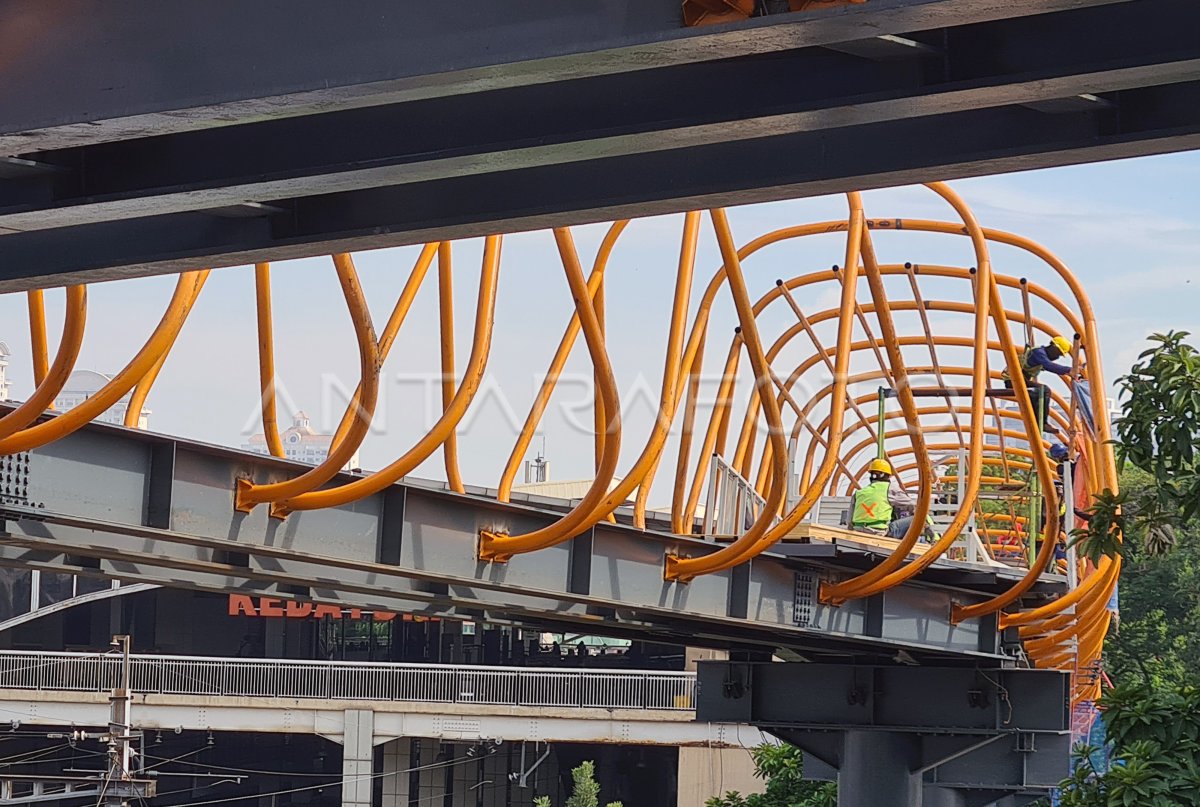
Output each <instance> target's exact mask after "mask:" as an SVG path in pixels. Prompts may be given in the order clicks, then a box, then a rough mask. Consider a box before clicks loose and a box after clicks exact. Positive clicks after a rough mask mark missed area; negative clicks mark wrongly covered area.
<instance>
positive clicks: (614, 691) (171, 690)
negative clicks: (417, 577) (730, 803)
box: [0, 650, 696, 711]
mask: <svg viewBox="0 0 1200 807" xmlns="http://www.w3.org/2000/svg"><path fill="white" fill-rule="evenodd" d="M120 663H121V659H120V657H118V656H115V655H110V654H102V653H68V652H58V651H21V650H0V687H4V688H7V689H20V690H37V691H68V692H107V691H109V690H110V689H112V687H113V686H114V685H115V682H116V677H117V672H118V668H119V666H120ZM130 666H131V670H132V680H133V687H132V689H133V691H134V692H135V693H138V694H159V695H176V696H179V695H182V696H187V695H194V696H197V697H215V696H227V697H260V698H301V699H321V700H374V701H379V700H388V701H398V702H428V703H471V704H489V705H498V706H539V707H560V708H598V709H612V710H616V709H656V710H669V711H691V710H692V709H693V708H694V706H693V701H694V695H695V685H696V674H695V673H692V672H676V671H661V672H660V671H656V670H602V669H591V668H571V669H562V668H556V667H499V666H484V665H441V664H420V663H411V662H369V661H324V660H312V661H309V660H293V659H242V658H222V657H211V656H166V655H164V656H159V655H145V654H135V655H132V656H130Z"/></svg>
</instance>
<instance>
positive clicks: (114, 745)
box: [104, 634, 134, 807]
mask: <svg viewBox="0 0 1200 807" xmlns="http://www.w3.org/2000/svg"><path fill="white" fill-rule="evenodd" d="M112 644H113V647H115V648H117V649H119V650H120V651H121V667H120V672H119V674H118V677H117V686H116V688H115V689H114V690H113V692H112V695H111V696H110V697H109V699H108V702H109V717H108V786H109V788H112V786H113V785H114V784H117V783H121V784H126V783H131V782H132V781H133V739H134V736H133V725H132V722H131V721H130V709H131V707H132V706H133V689H132V682H131V681H130V663H129V635H128V634H122V635H120V636H114V637H113V640H112ZM124 790H125V788H118V789H117V790H116V791H115V792H114V793H113V795H111V796H109V795H106V796H105V802H104V803H105V804H106V805H108V807H125V805H126V804H127V803H128V802H127V801H126V798H127V796H126V795H123V792H124Z"/></svg>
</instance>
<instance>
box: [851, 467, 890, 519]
mask: <svg viewBox="0 0 1200 807" xmlns="http://www.w3.org/2000/svg"><path fill="white" fill-rule="evenodd" d="M891 523H892V505H891V502H889V501H888V482H887V480H884V479H881V480H879V481H878V482H872V483H871V484H869V485H867V486H866V487H865V488H859V489H858V491H856V492H855V494H854V512H853V513H852V514H851V517H850V526H852V527H861V528H862V529H865V530H876V531H879V532H885V531H887V528H888V525H889V524H891Z"/></svg>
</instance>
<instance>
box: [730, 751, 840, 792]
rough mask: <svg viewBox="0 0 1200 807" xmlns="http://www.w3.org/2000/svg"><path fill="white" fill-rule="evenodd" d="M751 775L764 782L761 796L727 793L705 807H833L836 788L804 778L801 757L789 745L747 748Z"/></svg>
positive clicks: (833, 785) (828, 783)
mask: <svg viewBox="0 0 1200 807" xmlns="http://www.w3.org/2000/svg"><path fill="white" fill-rule="evenodd" d="M750 757H751V758H752V759H753V760H754V775H755V776H757V777H758V778H759V779H762V780H764V781H765V782H766V783H767V789H766V791H765V792H763V793H753V794H751V795H749V796H743V795H742V794H740V793H738V792H737V791H730V792H728V793H726V794H725V795H723V796H714V797H713V798H711V799H709V800H708V801H707V802H706V807H834V805H836V804H837V785H835V784H834V783H832V782H814V781H811V780H807V779H805V778H804V756H803V754H802V753H801V751H800V749H799V748H796V747H795V746H792V745H774V744H772V743H764V744H763V745H760V746H757V747H755V748H752V749H750Z"/></svg>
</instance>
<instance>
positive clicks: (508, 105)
mask: <svg viewBox="0 0 1200 807" xmlns="http://www.w3.org/2000/svg"><path fill="white" fill-rule="evenodd" d="M17 5H20V4H19V3H18V4H17ZM51 5H53V4H51ZM217 5H218V6H219V5H220V4H217ZM1036 5H1037V8H1034V7H1032V6H1030V5H1028V4H1025V3H1016V4H1011V7H1009V6H1005V7H1004V10H1003V11H1001V10H1000V8H999V7H995V8H985V6H988V4H986V3H984V4H977V3H971V2H965V3H962V4H961V6H960V7H958V12H956V13H957V14H959V15H960V16H955V13H951V12H950V11H949V10H948V9H947V7H945V6H943V5H941V4H938V3H936V2H933V0H929V2H924V3H921V2H917V3H907V4H906V3H889V2H887V0H872V2H871V3H869V4H865V5H863V6H853V7H848V8H846V9H840V10H835V11H831V12H823V13H820V14H816V15H813V16H811V17H810V16H807V15H779V16H770V17H766V18H761V19H759V20H755V21H752V22H751V23H748V24H747V25H745V26H736V25H735V26H727V27H726V26H721V27H717V28H713V29H704V30H702V31H699V32H697V31H678V30H675V29H674V28H672V29H671V30H670V32H669V33H668V34H660V35H656V36H655V37H654V38H653V42H651V43H649V44H647V45H646V47H648V48H650V49H651V50H655V49H658V50H655V52H656V53H657V54H658V56H656V57H654V58H651V57H649V56H645V57H644V58H642V57H638V58H630V59H625V58H624V57H622V58H613V59H610V60H608V61H605V60H603V59H600V60H597V59H596V58H595V54H596V53H597V51H596V50H594V49H593V50H589V51H588V54H587V55H586V58H585V57H584V56H582V55H581V56H579V59H581V60H582V61H581V62H580V63H581V64H582V63H583V62H587V64H589V65H590V66H591V67H590V68H589V70H584V71H582V72H571V71H566V72H553V71H552V72H550V73H546V74H545V75H543V76H541V77H540V78H530V75H528V74H527V75H524V77H523V78H519V79H513V80H507V79H506V80H504V81H492V82H490V83H489V82H483V83H470V82H468V84H466V85H463V86H456V88H451V89H447V87H449V86H450V85H448V84H445V85H443V84H439V83H438V80H433V79H430V81H429V82H428V87H426V90H428V91H426V90H422V91H421V92H418V93H415V94H413V93H409V94H407V95H405V94H401V96H394V95H388V92H390V91H383V90H382V89H380V87H381V86H382V85H380V86H377V84H378V82H375V83H372V82H367V81H366V80H365V79H363V82H365V83H361V84H359V85H354V86H355V91H351V90H349V89H347V86H348V85H342V84H337V81H336V80H331V86H333V85H336V88H335V89H336V92H335V94H338V95H339V97H340V98H341V101H339V102H338V103H330V104H328V105H322V104H318V105H316V106H315V107H314V106H313V105H311V104H310V105H309V106H304V105H303V104H299V103H297V104H292V103H290V102H289V103H283V102H280V103H279V104H278V108H276V106H275V105H273V104H267V105H266V106H265V107H263V108H262V109H259V110H258V113H256V114H255V115H253V116H248V115H242V116H239V114H238V113H236V111H231V110H227V111H228V113H229V114H227V115H224V116H221V115H215V116H209V117H207V118H206V117H204V116H200V118H199V119H193V118H191V117H189V116H188V115H184V114H180V115H177V116H175V118H173V119H174V120H176V121H177V122H178V121H183V122H184V123H181V124H180V125H178V126H166V127H164V128H162V129H161V130H158V129H156V130H154V131H155V132H156V133H158V134H157V136H153V137H145V138H140V139H137V140H122V141H121V142H104V141H107V140H112V139H113V138H108V137H106V136H102V135H97V137H96V138H94V139H91V140H88V139H83V140H82V141H78V140H75V141H69V142H71V143H76V144H77V145H72V146H70V147H66V148H61V147H60V148H55V149H52V150H49V151H44V152H39V153H26V154H24V155H23V156H22V157H21V160H20V161H17V162H12V161H10V165H9V166H8V173H7V174H5V173H4V171H3V169H4V166H0V176H8V177H9V178H8V179H7V180H6V181H5V180H0V234H2V233H9V234H7V235H3V236H2V237H0V290H2V291H7V290H16V289H20V288H26V287H32V286H49V285H59V284H63V283H67V282H76V281H79V280H93V281H94V280H103V279H109V278H115V277H129V276H134V275H140V274H152V273H161V272H169V271H179V270H182V269H187V268H195V267H196V266H208V265H213V266H224V265H234V264H239V263H245V262H250V261H253V260H264V259H274V260H279V259H284V258H290V257H302V256H309V255H314V254H320V253H323V252H330V251H339V250H341V251H344V250H351V249H367V248H377V247H385V246H396V245H401V244H408V243H414V242H419V241H423V240H430V239H435V238H457V237H467V236H473V235H480V234H484V233H489V232H496V231H511V230H523V229H536V228H541V227H546V226H551V225H558V224H576V223H581V222H586V221H597V220H603V219H606V218H612V217H617V216H636V215H648V214H654V213H664V212H673V211H678V210H681V209H684V208H688V207H698V206H704V205H713V204H736V203H744V202H753V201H767V200H772V199H779V198H787V197H794V196H804V195H814V194H819V193H830V192H839V191H845V190H850V189H855V188H871V187H880V186H886V185H893V184H901V183H907V182H919V181H927V180H929V179H935V178H936V179H948V178H954V177H962V176H972V175H978V174H983V173H993V172H998V171H1008V170H1021V169H1027V168H1036V167H1045V166H1049V165H1063V164H1069V163H1077V162H1085V161H1092V160H1102V159H1113V158H1118V157H1128V156H1135V155H1141V154H1148V153H1160V152H1167V151H1174V150H1182V149H1187V148H1192V147H1195V146H1196V145H1197V140H1196V135H1197V131H1198V129H1200V112H1198V111H1197V110H1198V109H1200V106H1198V105H1197V103H1196V98H1197V93H1196V87H1195V83H1196V82H1197V81H1200V45H1197V40H1196V39H1195V37H1193V36H1191V35H1190V32H1191V31H1194V30H1195V29H1196V27H1197V26H1198V25H1200V8H1197V7H1196V6H1195V4H1194V3H1189V2H1187V0H1143V2H1140V3H1111V4H1100V5H1096V4H1092V3H1086V2H1077V3H1050V4H1046V3H1041V4H1036ZM855 9H857V10H855ZM1060 9H1066V10H1060ZM872 10H873V11H872ZM1056 10H1057V11H1056ZM1048 11H1056V13H1040V14H1039V13H1037V12H1048ZM835 12H836V13H835ZM664 13H665V12H664V11H663V10H662V9H661V8H660V9H659V10H658V11H657V12H652V11H651V10H648V9H645V8H643V9H641V10H640V11H639V12H638V13H637V14H630V15H626V16H625V17H623V18H622V20H621V21H620V22H616V21H615V19H616V18H615V17H614V16H613V13H612V10H611V9H609V13H608V16H605V17H604V19H605V20H606V21H607V22H606V23H605V24H607V25H608V26H609V27H607V28H605V27H603V26H601V27H600V28H598V29H597V30H598V31H600V32H601V33H603V32H604V31H610V30H615V29H614V28H613V26H616V28H620V27H621V26H623V25H624V26H626V28H622V29H621V30H623V31H624V33H625V34H627V35H631V36H632V35H633V34H630V28H629V26H633V27H634V28H636V27H637V25H641V24H643V23H647V21H648V20H651V19H654V20H658V21H659V22H661V19H662V14H664ZM214 14H215V15H216V16H219V13H218V12H214ZM655 14H658V16H657V17H656V16H655ZM863 14H865V15H867V16H865V17H862V16H860V15H863ZM871 14H878V15H879V16H878V17H873V16H870V15H871ZM1031 15H1032V16H1031ZM351 16H353V15H351ZM567 16H570V14H568V15H567ZM601 16H604V15H601ZM617 16H619V15H617ZM214 18H215V17H214ZM635 18H636V19H635ZM572 19H574V21H575V22H578V21H579V20H578V19H575V18H572ZM864 20H874V21H875V23H872V24H877V25H879V28H878V29H877V30H876V33H890V32H899V33H903V34H905V35H907V36H911V37H912V38H913V41H914V42H916V43H917V44H919V45H920V46H921V47H915V48H911V49H909V50H911V55H909V56H908V57H907V58H902V59H898V60H896V59H890V60H888V59H884V57H883V56H881V55H880V54H879V52H878V49H874V50H873V49H871V48H867V47H865V45H864V41H862V40H860V41H858V42H848V41H846V40H844V39H843V40H838V37H843V36H845V35H846V34H847V32H849V31H857V32H858V33H859V34H862V33H863V31H864V30H867V29H866V28H864V27H862V26H868V25H869V24H868V23H867V22H864ZM881 21H882V22H881ZM359 23H362V20H359ZM1193 23H1194V24H1193ZM564 24H565V23H564ZM595 24H596V25H601V23H600V22H596V23H595ZM647 24H648V23H647ZM655 24H658V23H655ZM856 25H857V26H859V27H858V28H855V27H854V26H856ZM906 26H907V27H906ZM914 26H916V27H915V28H914ZM511 27H512V29H513V30H514V31H515V30H516V29H520V28H521V27H522V26H521V25H520V24H517V23H514V24H513V26H511ZM916 28H920V30H916ZM785 29H786V30H787V31H790V32H791V33H790V34H787V35H785V33H784V30H785ZM338 30H341V29H338ZM505 30H506V31H508V29H505ZM914 31H915V32H914ZM1079 31H1088V32H1089V33H1088V35H1087V36H1079V34H1078V32H1079ZM514 35H515V34H514ZM701 40H703V41H705V42H707V43H708V44H707V45H705V46H704V47H701V46H700V45H699V44H697V43H699V42H700V41H701ZM598 41H606V40H604V36H601V37H600V39H599V40H598ZM874 41H876V42H877V41H878V40H874ZM718 42H719V43H722V44H720V46H718V45H717V44H714V43H718ZM868 44H869V43H868ZM447 47H449V46H447ZM497 47H498V48H499V45H498V46H497ZM594 47H595V48H601V49H603V46H602V45H596V46H594ZM614 47H615V46H614ZM622 47H625V46H622ZM368 50H369V47H368ZM901 50H904V49H903V48H902V49H901ZM639 53H641V51H639ZM851 54H859V55H851ZM861 54H868V55H871V54H873V55H871V56H870V58H868V57H867V56H864V55H861ZM643 55H644V54H643ZM452 56H453V54H448V55H446V59H449V60H451V61H452V60H453V59H452ZM660 57H661V58H660ZM322 58H324V57H322ZM364 58H365V57H364ZM398 58H399V57H398ZM405 58H407V57H405ZM431 58H432V57H431ZM488 58H500V57H499V56H497V55H496V54H491V55H490V56H489V57H488ZM556 58H557V57H556ZM400 61H403V59H401V60H400ZM601 63H603V64H601ZM436 64H439V62H437V61H436V60H434V61H432V62H429V65H427V69H428V71H433V70H434V67H433V66H432V65H436ZM393 67H394V68H395V69H396V70H400V69H401V68H402V67H403V66H395V65H393ZM411 67H412V66H411V65H409V67H404V68H403V69H410V68H411ZM363 69H365V68H363ZM507 69H508V68H507V67H503V68H501V67H497V68H496V70H498V71H500V73H504V71H505V70H507ZM268 72H270V71H268ZM277 72H278V71H276V73H277ZM276 73H272V74H271V75H272V76H274V79H272V80H278V78H279V76H278V75H276ZM370 75H375V74H373V73H371V74H370ZM438 75H439V76H440V77H441V78H445V76H446V75H447V74H438ZM497 75H499V73H497ZM505 75H507V74H505ZM208 78H209V77H207V76H206V77H204V80H208ZM360 78H361V76H360ZM493 78H494V76H493ZM410 79H411V77H410V78H409V79H405V80H404V81H410ZM196 80H197V81H200V79H196ZM256 80H262V81H266V80H267V79H266V78H264V77H261V76H260V77H258V79H256ZM397 80H399V79H397ZM411 80H413V81H416V79H411ZM439 80H440V79H439ZM246 81H247V82H250V83H251V84H252V83H253V82H252V80H251V79H246ZM379 81H382V82H383V84H387V81H385V80H383V79H380V80H379ZM422 81H423V79H422ZM136 83H137V82H136V81H134V82H133V84H136ZM201 83H203V82H202V81H201ZM418 83H421V82H419V81H418ZM452 83H453V82H451V84H452ZM367 85H369V89H370V91H369V92H368V91H367V90H366V89H364V87H367ZM435 85H436V87H437V89H436V91H435V90H434V89H430V88H431V87H434V86H435ZM406 86H407V85H406ZM393 89H394V88H393ZM375 90H380V92H379V93H378V94H372V93H374V91H375ZM331 91H332V90H331ZM359 91H361V93H360V92H359ZM0 92H3V91H2V90H0ZM301 95H302V93H301ZM272 97H273V98H275V96H272ZM287 97H288V98H289V99H292V96H287ZM1064 99H1066V100H1064ZM276 100H278V99H276ZM292 100H294V99H292ZM231 103H232V102H231ZM328 110H334V111H328ZM314 111H318V112H321V113H323V114H310V113H312V112H314ZM248 117H252V119H253V120H255V121H258V122H253V123H246V122H244V121H245V120H247V119H248ZM188 121H190V123H187V122H188ZM97 128H98V129H103V128H104V127H103V126H100V127H97ZM0 137H2V135H0ZM117 139H118V140H119V139H120V138H117ZM44 143H47V144H48V143H50V141H44ZM78 143H82V145H78ZM59 145H60V146H61V145H62V144H59Z"/></svg>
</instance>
